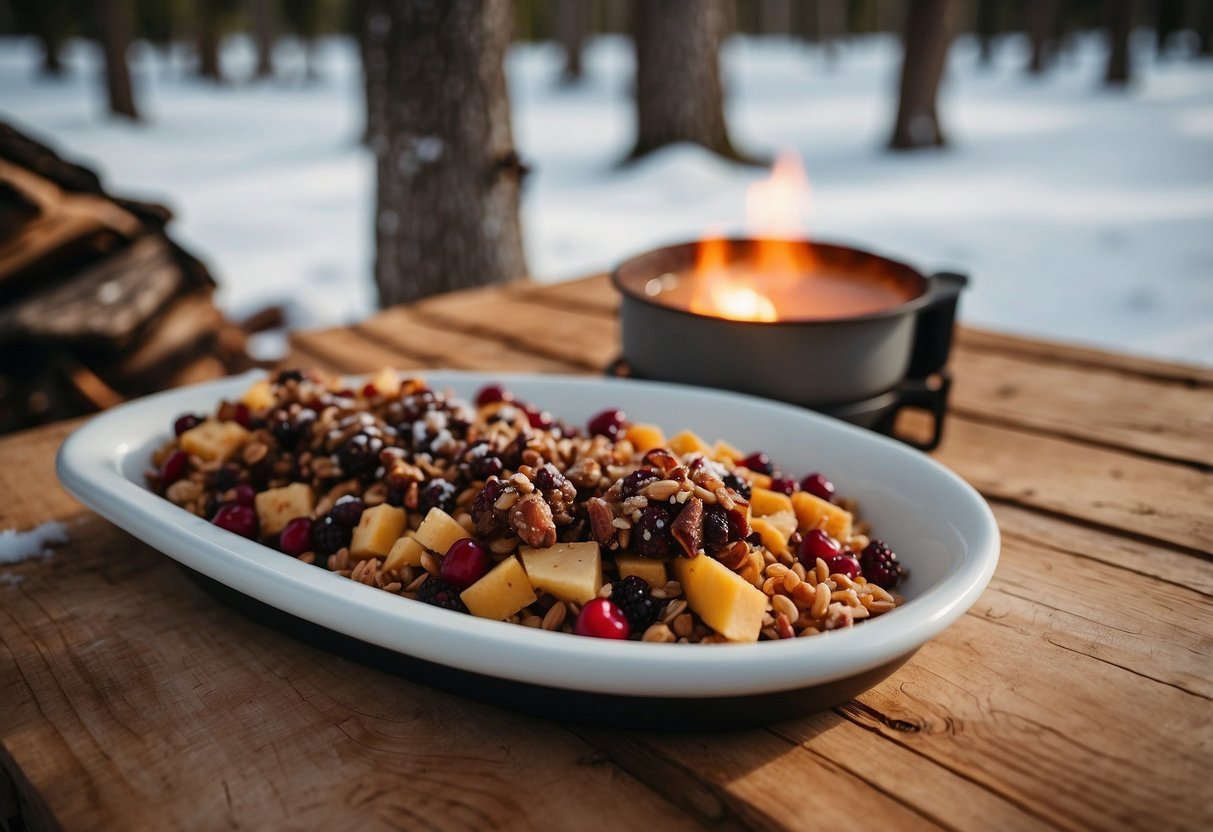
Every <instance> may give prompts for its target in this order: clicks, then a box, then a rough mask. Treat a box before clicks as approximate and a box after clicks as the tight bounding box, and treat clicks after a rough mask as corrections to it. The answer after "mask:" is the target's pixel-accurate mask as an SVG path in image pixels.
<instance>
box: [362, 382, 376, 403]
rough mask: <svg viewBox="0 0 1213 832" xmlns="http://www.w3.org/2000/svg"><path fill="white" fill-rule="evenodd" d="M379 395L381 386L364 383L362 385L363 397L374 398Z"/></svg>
mask: <svg viewBox="0 0 1213 832" xmlns="http://www.w3.org/2000/svg"><path fill="white" fill-rule="evenodd" d="M378 395H379V388H378V387H376V386H375V385H373V384H364V385H363V386H362V398H364V399H373V398H375V397H376V396H378Z"/></svg>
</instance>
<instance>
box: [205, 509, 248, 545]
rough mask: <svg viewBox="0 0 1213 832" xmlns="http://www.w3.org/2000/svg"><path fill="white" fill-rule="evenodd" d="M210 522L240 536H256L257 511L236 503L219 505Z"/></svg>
mask: <svg viewBox="0 0 1213 832" xmlns="http://www.w3.org/2000/svg"><path fill="white" fill-rule="evenodd" d="M211 522H212V523H214V524H215V525H216V526H218V527H219V528H221V529H226V530H227V531H229V532H232V533H233V534H238V535H240V536H241V537H247V538H250V539H255V538H256V537H257V512H255V511H253V510H252V509H251V508H249V507H248V506H242V505H239V504H237V503H229V504H228V505H225V506H220V508H219V510H218V511H216V512H215V516H214V518H213V519H212V520H211Z"/></svg>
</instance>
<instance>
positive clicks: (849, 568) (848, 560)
mask: <svg viewBox="0 0 1213 832" xmlns="http://www.w3.org/2000/svg"><path fill="white" fill-rule="evenodd" d="M826 569H829V570H830V574H831V575H834V574H842V575H846V576H847V577H848V578H852V579H854V578H858V577H859V572H860V567H859V561H858V560H856V559H855V556H854V555H848V554H846V553H843V554H841V555H835V556H834V557H832V558H830V559H829V560H827V561H826Z"/></svg>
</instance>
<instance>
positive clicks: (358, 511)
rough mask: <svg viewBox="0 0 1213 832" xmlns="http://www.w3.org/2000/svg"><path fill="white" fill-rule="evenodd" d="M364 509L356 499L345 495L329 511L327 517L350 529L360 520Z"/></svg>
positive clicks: (351, 495) (360, 501)
mask: <svg viewBox="0 0 1213 832" xmlns="http://www.w3.org/2000/svg"><path fill="white" fill-rule="evenodd" d="M365 508H366V506H365V505H363V502H362V500H360V499H359V498H358V497H355V496H354V495H353V494H346V495H345V496H344V497H339V498H338V499H337V502H336V503H334V504H333V507H332V508H331V509H329V517H332V518H333V522H335V523H337V524H339V525H342V526H344V527H345V528H347V529H352V528H354V527H355V526H357V525H358V521H359V520H361V519H362V511H363V509H365Z"/></svg>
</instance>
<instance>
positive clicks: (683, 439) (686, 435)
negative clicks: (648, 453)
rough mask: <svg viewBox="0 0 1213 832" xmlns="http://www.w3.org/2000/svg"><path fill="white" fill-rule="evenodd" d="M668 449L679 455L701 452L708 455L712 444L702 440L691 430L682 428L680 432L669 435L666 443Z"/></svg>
mask: <svg viewBox="0 0 1213 832" xmlns="http://www.w3.org/2000/svg"><path fill="white" fill-rule="evenodd" d="M668 447H669V449H670V450H671V451H673V452H674V453H676V454H678V455H679V456H683V455H684V454H690V453H701V454H705V455H710V454H711V453H712V446H711V445H709V444H708V443H707V442H704V441H703V440H702V439H700V438H699V436H697V435H696V434H695V433H694V432H693V431H689V430H684V431H683V432H682V433H679V434H676V435H674V436H671V437H670V442H669V445H668Z"/></svg>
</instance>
